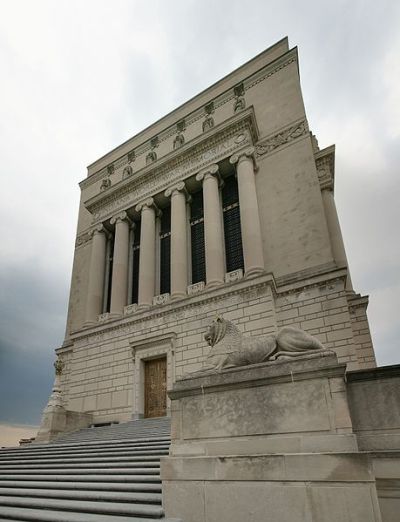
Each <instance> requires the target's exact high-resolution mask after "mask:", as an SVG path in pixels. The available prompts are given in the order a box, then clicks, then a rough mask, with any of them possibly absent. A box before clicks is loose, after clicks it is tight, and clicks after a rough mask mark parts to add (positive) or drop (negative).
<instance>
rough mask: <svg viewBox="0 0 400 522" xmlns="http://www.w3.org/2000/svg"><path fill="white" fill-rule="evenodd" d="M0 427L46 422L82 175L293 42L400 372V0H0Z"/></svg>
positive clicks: (361, 266) (360, 277)
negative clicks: (270, 50) (278, 45)
mask: <svg viewBox="0 0 400 522" xmlns="http://www.w3.org/2000/svg"><path fill="white" fill-rule="evenodd" d="M0 9H1V11H0V13H1V14H0V67H1V68H0V71H1V72H0V74H1V82H0V157H1V167H0V168H1V170H0V172H1V206H0V237H1V248H0V252H1V255H0V422H7V423H19V424H21V423H26V424H37V423H38V422H39V421H40V415H41V411H42V409H43V407H44V406H45V403H46V401H47V398H48V395H49V393H50V390H51V384H52V381H53V369H52V363H53V360H54V352H53V350H54V348H56V347H58V346H60V344H61V343H62V341H63V335H64V328H65V320H66V309H67V300H68V292H69V283H70V275H71V267H72V255H73V245H74V237H75V228H76V222H77V213H78V202H79V188H78V182H79V181H80V180H82V179H83V178H84V177H85V176H86V166H87V165H88V164H90V163H91V162H93V161H94V160H96V159H97V158H98V157H100V156H102V155H103V154H105V153H106V152H107V151H109V150H110V149H112V148H113V147H115V146H117V145H118V144H120V143H121V142H123V141H125V140H127V139H128V138H130V137H131V136H132V135H134V134H136V133H137V132H139V131H140V130H141V129H143V128H144V127H146V126H147V125H149V124H151V123H152V122H153V121H155V120H156V119H158V118H160V117H161V116H163V115H165V114H166V113H168V112H169V111H170V110H172V109H174V108H175V107H176V106H177V105H179V104H181V103H183V102H184V101H186V100H187V99H188V98H190V97H192V96H193V95H195V94H197V93H198V92H200V91H201V90H203V89H204V88H206V87H208V86H209V85H210V84H212V83H213V82H215V81H217V80H218V79H220V78H221V77H223V76H224V75H226V74H228V73H229V72H231V71H232V70H233V69H235V68H236V67H238V66H240V65H241V64H242V63H244V62H245V61H247V60H249V59H251V58H252V57H253V56H255V55H256V54H258V53H259V52H261V51H263V50H264V49H265V48H267V47H269V46H270V45H272V44H273V43H275V42H276V41H278V40H280V39H281V38H282V37H284V36H288V37H289V43H290V46H291V47H293V46H298V47H299V55H300V75H301V83H302V88H303V95H304V100H305V105H306V110H307V115H308V121H309V124H310V128H311V130H312V131H313V132H314V133H315V134H316V135H317V138H318V141H319V145H320V147H321V148H323V147H326V146H328V145H331V144H333V143H335V144H336V202H337V207H338V212H339V217H340V220H341V223H342V229H343V234H344V239H345V244H346V247H347V253H348V258H349V263H350V268H351V272H352V278H353V283H354V286H355V289H356V290H357V291H358V292H360V293H362V294H369V295H370V306H369V309H368V315H369V321H370V327H371V330H372V335H373V339H374V343H375V350H376V354H377V357H378V362H379V364H381V365H383V364H397V363H400V348H399V343H398V340H399V337H400V327H399V321H398V316H399V312H398V296H399V292H400V278H399V273H400V261H399V258H400V256H399V251H400V246H399V230H398V229H399V227H400V212H399V207H400V203H399V202H400V190H399V185H400V184H399V164H400V146H399V138H400V88H399V85H400V2H398V1H397V0H392V1H385V0H380V2H372V1H369V2H367V1H357V0H352V1H350V0H349V1H343V0H342V1H340V0H336V1H335V2H332V1H329V2H328V1H326V2H325V1H321V0H319V1H309V2H307V1H303V2H298V1H284V0H280V1H279V2H278V1H276V2H273V1H270V0H263V1H261V0H259V1H254V0H247V1H246V2H243V1H237V0H229V1H225V0H223V1H218V0H214V1H209V0H197V1H194V0H175V1H174V0H170V1H168V2H167V1H158V2H157V1H144V0H143V1H141V2H140V1H134V0H131V1H123V0H112V1H111V0H109V1H102V0H95V1H91V0H85V1H75V0H65V1H64V0H58V1H57V0H52V1H42V0H35V1H32V0H27V1H22V0H0Z"/></svg>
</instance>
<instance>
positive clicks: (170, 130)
mask: <svg viewBox="0 0 400 522" xmlns="http://www.w3.org/2000/svg"><path fill="white" fill-rule="evenodd" d="M295 62H296V63H297V49H296V48H294V49H291V50H290V51H288V52H286V53H285V54H283V55H282V56H280V57H279V58H277V59H275V60H274V61H272V62H270V63H268V64H267V65H265V66H264V67H262V68H261V69H259V70H258V71H256V72H254V73H253V74H251V75H250V76H248V77H246V78H245V79H243V80H242V81H241V82H240V84H241V86H242V89H243V91H244V93H245V92H246V91H248V90H249V89H252V88H253V87H255V86H256V85H258V84H259V83H261V82H263V81H264V80H266V79H267V78H269V77H271V76H273V75H274V74H276V73H277V72H279V71H280V70H282V69H284V68H285V67H287V66H288V65H290V64H292V63H295ZM236 98H237V96H236V94H235V86H233V87H229V88H228V89H226V90H225V91H224V92H223V93H221V94H220V95H218V96H216V97H215V98H211V99H210V100H209V101H208V102H207V103H206V104H205V105H202V106H201V107H199V108H197V109H195V110H194V111H192V112H190V113H189V114H188V115H186V116H185V117H184V118H183V120H184V121H185V129H187V128H188V127H189V126H190V125H193V124H194V123H196V122H197V121H198V120H200V119H202V118H205V117H206V116H207V112H206V110H205V106H207V105H209V104H210V103H212V104H213V107H214V110H216V109H218V108H219V107H222V106H223V105H225V104H226V103H228V102H230V101H232V100H236ZM180 120H182V118H180ZM176 132H177V121H174V123H172V124H171V125H169V126H168V127H167V128H166V129H164V130H162V131H161V132H159V133H158V134H157V136H156V137H157V138H158V142H159V143H161V142H163V141H165V140H167V139H169V138H171V137H173V136H175V135H176ZM153 139H154V136H153V137H152V138H150V139H147V140H146V141H144V142H142V143H141V144H139V145H137V146H136V147H133V148H132V150H130V151H129V152H127V153H124V154H122V155H121V156H120V157H119V158H118V159H117V160H115V161H113V162H111V163H110V164H108V165H107V166H105V167H103V168H101V169H100V170H98V171H97V172H95V173H93V174H91V175H90V176H89V177H88V178H86V179H84V180H82V181H81V182H80V184H79V185H80V187H81V188H82V189H84V188H86V187H88V186H90V185H91V184H93V183H95V182H97V181H99V180H100V179H102V178H104V177H107V176H109V175H110V172H111V171H112V172H114V171H116V170H117V169H119V168H121V167H123V166H125V165H127V164H129V163H131V164H132V158H133V157H134V158H135V159H136V158H138V157H140V156H141V155H142V154H146V153H148V152H149V151H150V150H151V149H152V145H151V142H152V140H153ZM179 150H181V148H180V149H179ZM133 161H134V160H133Z"/></svg>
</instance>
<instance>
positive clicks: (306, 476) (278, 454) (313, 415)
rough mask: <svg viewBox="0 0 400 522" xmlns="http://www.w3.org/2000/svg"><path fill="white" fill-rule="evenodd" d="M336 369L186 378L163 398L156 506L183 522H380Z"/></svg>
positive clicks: (305, 366) (312, 360) (318, 362)
mask: <svg viewBox="0 0 400 522" xmlns="http://www.w3.org/2000/svg"><path fill="white" fill-rule="evenodd" d="M344 377H345V365H343V364H338V362H337V358H336V356H335V355H334V354H331V353H329V352H327V353H326V354H324V353H322V354H321V353H319V354H315V355H309V356H305V357H301V358H298V359H296V360H290V361H288V360H284V361H278V362H270V363H262V364H256V365H251V366H247V367H240V368H233V369H226V370H223V371H222V372H219V373H216V372H214V373H211V372H210V373H207V374H192V375H188V376H187V377H185V378H182V379H180V380H178V381H177V382H176V383H175V385H174V386H173V389H172V390H171V391H170V392H169V396H170V398H171V401H172V402H171V417H172V419H171V420H172V433H171V438H172V445H171V449H170V457H167V458H164V459H162V462H161V477H162V480H163V504H164V509H165V511H166V515H167V516H168V517H180V518H182V519H183V520H185V521H186V522H211V521H215V520H218V521H221V522H225V521H229V522H236V521H237V522H239V521H240V522H242V521H243V520H252V521H254V522H261V521H265V520H266V513H268V520H285V521H287V522H292V521H293V522H299V521H301V522H302V521H304V522H309V521H311V520H316V521H317V520H318V521H324V522H333V521H338V520H340V521H341V522H342V521H343V522H350V521H351V522H365V521H368V522H373V521H374V522H375V521H376V522H379V521H381V516H380V510H379V505H378V496H377V490H376V484H375V477H374V471H373V466H372V461H371V459H370V456H369V455H368V454H360V453H359V452H358V449H357V442H356V438H355V435H354V433H353V429H352V423H351V418H350V412H349V408H348V403H347V394H346V384H345V379H344Z"/></svg>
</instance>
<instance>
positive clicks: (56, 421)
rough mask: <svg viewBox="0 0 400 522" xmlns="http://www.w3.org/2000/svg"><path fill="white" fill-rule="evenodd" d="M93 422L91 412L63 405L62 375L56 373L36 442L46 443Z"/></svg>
mask: <svg viewBox="0 0 400 522" xmlns="http://www.w3.org/2000/svg"><path fill="white" fill-rule="evenodd" d="M92 422H93V416H92V414H91V413H82V412H78V411H71V410H67V409H66V408H65V407H64V405H63V400H62V395H61V386H60V376H59V375H56V378H55V380H54V385H53V391H52V393H51V395H50V398H49V402H48V403H47V405H46V407H45V409H44V410H43V415H42V420H41V423H40V428H39V431H38V434H37V435H36V438H35V441H34V443H35V444H44V443H47V442H50V441H52V440H54V439H55V438H57V436H58V435H61V433H67V432H70V431H75V430H79V429H81V428H87V427H89V426H90V424H91V423H92Z"/></svg>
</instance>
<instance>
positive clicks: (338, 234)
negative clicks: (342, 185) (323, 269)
mask: <svg viewBox="0 0 400 522" xmlns="http://www.w3.org/2000/svg"><path fill="white" fill-rule="evenodd" d="M322 201H323V202H324V210H325V217H326V222H327V225H328V231H329V236H330V238H331V246H332V255H333V259H334V260H335V262H336V264H337V265H338V266H339V267H347V279H346V290H348V291H349V292H352V291H353V285H352V282H351V277H350V270H349V265H348V263H347V256H346V251H345V248H344V243H343V236H342V231H341V230H340V223H339V218H338V215H337V211H336V204H335V198H334V196H333V190H332V188H331V187H324V188H323V189H322Z"/></svg>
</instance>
